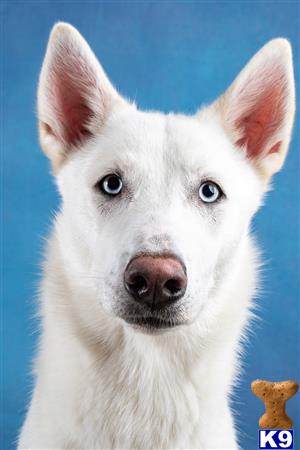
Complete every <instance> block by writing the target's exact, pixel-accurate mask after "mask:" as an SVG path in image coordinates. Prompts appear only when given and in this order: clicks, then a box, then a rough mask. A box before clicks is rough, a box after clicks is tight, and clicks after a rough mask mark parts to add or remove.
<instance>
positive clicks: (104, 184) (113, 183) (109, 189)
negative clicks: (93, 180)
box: [97, 173, 123, 196]
mask: <svg viewBox="0 0 300 450" xmlns="http://www.w3.org/2000/svg"><path fill="white" fill-rule="evenodd" d="M97 185H98V186H99V188H100V190H101V191H102V192H103V193H104V194H107V195H111V196H115V195H118V194H120V192H121V191H122V188H123V182H122V179H121V177H119V175H116V174H114V173H112V174H109V175H106V177H104V178H102V180H100V181H99V183H97Z"/></svg>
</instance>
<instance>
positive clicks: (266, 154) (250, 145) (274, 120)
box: [211, 39, 295, 180]
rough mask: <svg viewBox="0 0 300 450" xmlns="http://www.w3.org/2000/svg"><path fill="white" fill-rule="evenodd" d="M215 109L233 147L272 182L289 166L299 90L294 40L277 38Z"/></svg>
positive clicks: (256, 57)
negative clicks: (285, 161) (274, 176)
mask: <svg viewBox="0 0 300 450" xmlns="http://www.w3.org/2000/svg"><path fill="white" fill-rule="evenodd" d="M211 108H212V110H213V111H214V112H215V113H217V115H218V116H219V119H220V120H221V123H222V125H223V127H224V128H225V130H226V131H227V133H228V134H229V136H230V138H231V140H232V142H233V143H234V144H235V145H236V146H237V147H238V148H240V149H241V151H244V152H245V153H246V155H247V157H248V158H249V160H250V161H251V162H252V164H254V166H255V167H256V168H257V170H258V171H259V172H260V174H261V176H262V177H263V178H264V179H265V180H269V178H270V177H271V176H272V174H273V173H275V172H277V171H278V170H280V168H281V166H282V164H283V162H284V159H285V156H286V153H287V149H288V145H289V141H290V136H291V131H292V126H293V119H294V111H295V88H294V76H293V64H292V53H291V47H290V44H289V43H288V41H287V40H285V39H274V40H272V41H270V42H269V43H267V44H266V45H265V46H264V47H263V48H262V49H261V50H260V51H259V52H258V53H257V54H256V55H255V56H254V57H253V58H252V59H251V60H250V62H249V63H248V64H247V66H246V67H245V68H244V69H243V70H242V72H241V73H240V74H239V75H238V77H237V78H236V80H235V81H234V82H233V84H232V85H231V86H230V88H229V89H228V90H227V91H226V92H225V94H224V95H223V96H222V97H221V98H220V99H218V100H217V101H216V102H215V103H214V104H213V105H212V107H211Z"/></svg>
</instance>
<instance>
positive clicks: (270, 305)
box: [1, 0, 300, 450]
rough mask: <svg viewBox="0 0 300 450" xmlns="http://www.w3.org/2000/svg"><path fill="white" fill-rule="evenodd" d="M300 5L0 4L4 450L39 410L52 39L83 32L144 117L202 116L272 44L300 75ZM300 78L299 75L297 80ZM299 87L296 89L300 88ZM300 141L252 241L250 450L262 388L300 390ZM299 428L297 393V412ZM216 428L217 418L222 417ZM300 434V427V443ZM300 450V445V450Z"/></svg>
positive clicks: (244, 401)
mask: <svg viewBox="0 0 300 450" xmlns="http://www.w3.org/2000/svg"><path fill="white" fill-rule="evenodd" d="M297 3H298V2H293V1H290V2H289V1H285V2H280V1H259V2H255V1H252V2H246V1H238V0H236V1H231V2H228V1H202V2H193V1H186V2H178V1H161V2H158V1H157V2H154V1H151V2H150V1H149V2H146V1H145V2H92V1H91V2H89V1H86V2H78V1H76V2H75V1H64V2H56V1H52V2H50V1H49V2H47V1H40V2H37V1H31V2H30V1H22V2H13V1H10V2H7V3H2V4H1V9H2V13H3V14H2V19H3V36H2V37H3V41H2V42H3V43H2V49H1V53H3V52H2V51H4V90H3V93H4V97H3V99H2V105H3V112H4V115H3V120H4V123H3V125H4V127H3V137H2V144H3V145H2V148H3V165H4V177H3V180H4V183H3V187H4V189H3V200H4V265H3V269H4V280H5V284H4V303H3V307H2V312H3V315H2V317H3V320H2V324H3V326H4V333H3V340H2V351H1V356H2V362H3V363H4V369H5V370H4V379H3V381H2V383H1V392H2V400H3V402H4V403H3V407H2V408H1V412H2V414H3V421H2V424H3V427H2V428H3V429H2V431H1V438H2V443H1V448H2V449H11V448H14V447H15V439H16V436H17V432H18V429H19V427H20V425H21V423H22V421H23V419H24V412H25V405H26V404H27V402H28V400H29V395H30V388H31V379H30V375H29V372H30V367H31V363H30V362H31V360H32V356H33V354H34V349H35V346H36V342H37V337H38V333H37V331H36V330H37V323H36V322H35V320H34V318H33V314H34V312H35V307H36V304H35V303H36V300H35V298H36V285H37V282H38V279H39V263H40V261H41V249H42V248H43V244H44V243H43V237H44V236H45V235H47V232H48V229H49V224H50V220H51V215H52V213H53V211H54V210H55V209H56V208H57V205H58V196H57V193H56V191H55V188H54V186H53V183H52V181H51V178H50V175H49V166H48V162H47V160H46V158H45V157H44V156H43V155H42V153H41V151H40V150H39V145H38V140H37V131H36V117H35V99H36V84H37V79H38V75H39V70H40V67H41V63H42V60H43V56H44V52H45V47H46V43H47V39H48V34H49V31H50V29H51V27H52V25H53V24H54V23H55V22H56V21H58V20H64V21H68V22H70V23H72V24H73V25H75V26H76V27H78V29H79V30H80V31H81V32H82V34H83V35H84V36H85V37H86V39H87V40H88V42H89V43H90V44H91V46H92V48H93V49H94V51H95V52H96V54H97V55H98V56H99V57H100V60H101V62H102V64H103V66H104V67H105V70H106V71H107V73H108V74H109V76H110V77H111V79H112V80H113V82H114V83H115V84H116V85H117V86H118V87H119V89H120V90H121V92H122V93H123V94H124V95H126V96H128V97H129V98H135V99H136V101H137V103H138V104H139V105H140V107H142V108H152V109H160V110H163V111H169V110H174V111H185V112H191V111H194V110H195V109H196V108H197V107H198V106H199V105H200V104H202V103H208V102H210V101H212V100H213V99H214V98H216V97H217V96H218V95H219V94H221V93H222V92H223V91H224V89H225V88H226V87H227V86H228V85H229V84H230V82H231V81H232V80H233V78H234V77H235V75H236V74H237V73H238V72H239V70H240V69H241V68H242V67H243V66H244V64H245V63H246V62H247V60H248V59H249V58H250V57H251V56H252V55H253V53H255V52H256V51H257V50H258V49H259V48H260V47H261V46H262V45H263V44H264V43H265V42H266V41H268V40H269V39H272V38H274V37H278V36H284V37H287V38H288V39H289V40H290V41H291V43H292V45H293V49H294V55H295V61H296V62H297V63H298V65H299V42H300V40H299V12H298V7H299V6H298V4H297ZM297 72H298V70H297V68H296V76H298V75H299V74H298V73H297ZM297 79H298V78H297ZM298 150H299V129H297V127H296V128H295V130H294V135H293V141H292V144H291V147H290V153H289V156H288V159H287V162H286V165H285V167H284V170H283V171H282V172H281V173H280V174H278V175H277V176H276V177H275V180H274V185H275V190H274V192H271V193H270V194H269V196H268V199H267V201H266V205H265V207H264V208H263V209H262V210H261V211H260V212H259V213H258V215H257V217H256V219H255V221H254V225H253V230H254V232H255V234H256V235H257V237H258V241H259V242H260V244H261V246H262V248H263V251H264V256H265V261H266V266H265V269H264V290H263V294H262V295H261V298H260V304H261V312H260V315H261V317H262V319H263V320H262V322H261V323H260V324H259V325H257V326H256V327H255V334H254V335H253V336H252V337H251V339H250V343H249V344H248V348H247V353H246V356H245V364H244V374H243V376H242V377H241V384H240V386H239V388H238V390H237V392H236V396H235V403H234V406H235V408H236V410H237V415H238V417H237V420H238V423H239V430H240V431H239V439H240V442H241V444H242V448H243V449H246V450H253V449H255V448H256V447H257V423H258V418H259V417H260V415H261V414H262V410H263V408H262V403H261V402H260V400H259V399H257V398H256V397H254V396H253V395H252V394H251V392H250V388H249V385H250V382H251V381H252V380H253V379H255V378H266V379H269V380H285V379H295V380H298V381H299V378H300V377H299V334H298V331H299V303H298V301H299V295H298V294H299V284H298V277H299V259H298V258H299V247H298V245H299V203H298V200H299V198H298V195H299V194H298V177H299V172H298V167H299V166H298ZM287 409H288V412H289V413H290V415H291V416H292V418H293V419H294V421H295V424H296V423H299V393H298V398H297V396H296V397H294V398H293V399H292V400H290V401H289V403H288V408H287ZM212 420H213V417H212ZM297 432H298V433H299V432H300V430H299V427H298V428H297V426H296V435H297ZM296 448H297V449H299V448H300V445H299V444H298V445H296Z"/></svg>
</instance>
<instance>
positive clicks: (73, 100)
mask: <svg viewBox="0 0 300 450" xmlns="http://www.w3.org/2000/svg"><path fill="white" fill-rule="evenodd" d="M122 103H123V104H124V103H125V100H123V99H122V97H120V96H119V95H118V93H117V92H116V90H115V89H114V88H113V86H112V84H111V83H110V81H109V80H108V78H107V76H106V75H105V73H104V71H103V69H102V67H101V66H100V64H99V62H98V60H97V59H96V57H95V55H94V54H93V52H92V50H91V49H90V47H89V46H88V44H87V42H86V41H85V40H84V39H83V37H82V36H81V35H80V34H79V32H78V31H77V30H76V29H75V28H73V27H72V26H71V25H68V24H65V23H58V24H57V25H55V26H54V28H53V30H52V32H51V35H50V39H49V43H48V48H47V52H46V56H45V59H44V63H43V67H42V70H41V75H40V80H39V87H38V119H39V131H40V142H41V146H42V148H43V150H44V152H45V153H46V154H47V156H48V157H49V158H50V159H51V161H52V164H53V166H54V168H56V167H58V166H59V165H60V164H61V162H62V161H63V160H64V159H65V157H66V156H67V155H68V154H69V152H70V151H72V150H74V149H76V148H77V147H79V146H80V145H82V144H83V143H84V142H85V141H86V140H87V139H89V138H90V137H92V136H93V135H94V134H95V133H96V132H97V131H98V130H99V129H100V128H101V126H102V125H103V123H104V122H105V119H106V117H107V115H108V114H109V112H110V111H111V110H112V109H113V108H114V107H115V106H116V105H121V104H122Z"/></svg>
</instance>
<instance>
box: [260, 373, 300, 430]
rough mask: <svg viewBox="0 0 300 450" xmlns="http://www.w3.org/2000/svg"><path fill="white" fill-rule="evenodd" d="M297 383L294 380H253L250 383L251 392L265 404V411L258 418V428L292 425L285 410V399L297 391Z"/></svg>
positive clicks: (283, 427) (290, 426)
mask: <svg viewBox="0 0 300 450" xmlns="http://www.w3.org/2000/svg"><path fill="white" fill-rule="evenodd" d="M298 388H299V385H298V384H297V383H296V382H295V381H278V382H276V383H272V382H270V381H264V380H255V381H253V382H252V383H251V389H252V392H253V394H255V395H256V396H257V397H259V398H260V399H261V400H262V401H263V402H264V404H265V407H266V412H265V414H264V415H263V416H261V418H260V419H259V426H260V428H266V429H271V428H280V429H284V430H288V429H289V428H292V427H293V421H292V419H291V418H290V417H289V416H288V415H287V414H286V412H285V404H286V402H287V400H288V399H289V398H291V397H293V395H295V394H296V392H297V391H298Z"/></svg>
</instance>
